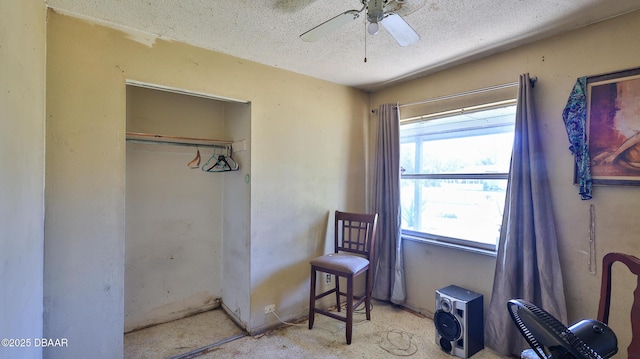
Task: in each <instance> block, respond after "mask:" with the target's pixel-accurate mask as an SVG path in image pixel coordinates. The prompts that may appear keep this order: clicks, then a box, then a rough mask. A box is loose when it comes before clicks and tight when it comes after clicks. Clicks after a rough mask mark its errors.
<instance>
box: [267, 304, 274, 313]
mask: <svg viewBox="0 0 640 359" xmlns="http://www.w3.org/2000/svg"><path fill="white" fill-rule="evenodd" d="M275 311H276V305H275V304H269V305H267V306H266V307H264V314H269V313H273V312H275Z"/></svg>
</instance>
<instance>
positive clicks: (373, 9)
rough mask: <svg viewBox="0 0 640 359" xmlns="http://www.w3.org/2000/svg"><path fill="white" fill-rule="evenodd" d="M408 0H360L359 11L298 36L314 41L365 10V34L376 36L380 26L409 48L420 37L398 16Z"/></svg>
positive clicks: (349, 11) (347, 13)
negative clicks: (360, 6) (366, 23)
mask: <svg viewBox="0 0 640 359" xmlns="http://www.w3.org/2000/svg"><path fill="white" fill-rule="evenodd" d="M407 2H409V0H361V3H362V8H361V9H360V10H348V11H345V12H343V13H342V14H340V15H338V16H335V17H333V18H331V19H329V20H327V21H325V22H323V23H322V24H320V25H318V26H316V27H314V28H312V29H311V30H308V31H307V32H305V33H303V34H302V35H300V38H301V39H302V40H304V41H316V40H318V39H320V38H322V37H323V36H325V35H327V34H328V33H330V32H332V31H334V30H336V29H338V28H340V27H341V26H343V25H346V24H347V23H349V22H351V21H353V20H355V19H357V18H359V17H360V14H361V13H362V12H364V11H365V10H366V16H367V18H366V19H367V22H368V25H367V32H368V33H369V34H370V35H376V34H377V33H378V32H379V31H380V25H382V27H384V29H385V30H387V31H388V32H389V34H391V36H392V37H393V38H394V39H395V40H396V41H397V42H398V44H399V45H400V46H409V45H411V44H413V43H415V42H416V41H418V40H420V35H418V33H416V32H415V31H414V30H413V29H412V28H411V26H409V24H408V23H407V22H406V21H405V20H404V19H403V18H402V17H401V16H400V15H398V13H397V11H398V10H400V9H401V8H402V7H403V6H404V5H405V4H406V3H407Z"/></svg>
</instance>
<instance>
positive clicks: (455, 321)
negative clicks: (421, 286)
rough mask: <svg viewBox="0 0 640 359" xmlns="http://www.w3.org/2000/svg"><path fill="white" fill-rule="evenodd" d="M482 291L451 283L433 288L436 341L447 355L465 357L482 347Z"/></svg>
mask: <svg viewBox="0 0 640 359" xmlns="http://www.w3.org/2000/svg"><path fill="white" fill-rule="evenodd" d="M483 311H484V304H483V299H482V294H480V293H476V292H472V291H470V290H467V289H464V288H460V287H458V286H455V285H450V286H448V287H445V288H442V289H438V290H436V311H435V314H434V316H433V322H434V324H435V326H436V344H438V345H440V348H441V349H442V350H443V351H444V352H446V353H448V354H451V355H455V356H457V357H459V358H469V357H471V356H472V355H473V354H475V353H477V352H479V351H480V350H482V349H484V314H483Z"/></svg>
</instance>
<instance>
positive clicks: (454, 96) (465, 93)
mask: <svg viewBox="0 0 640 359" xmlns="http://www.w3.org/2000/svg"><path fill="white" fill-rule="evenodd" d="M537 80H538V78H537V77H532V78H531V86H533V84H534V83H535V82H536V81H537ZM518 84H519V83H518V82H517V81H516V82H510V83H506V84H502V85H495V86H489V87H485V88H481V89H476V90H471V91H465V92H459V93H456V94H452V95H445V96H439V97H433V98H430V99H427V100H422V101H417V102H410V103H404V104H400V105H398V107H399V108H402V107H409V106H415V105H424V104H427V103H431V102H436V101H442V100H449V99H452V98H456V97H462V96H467V95H474V94H478V93H483V92H488V91H495V90H501V89H505V88H509V87H514V86H518Z"/></svg>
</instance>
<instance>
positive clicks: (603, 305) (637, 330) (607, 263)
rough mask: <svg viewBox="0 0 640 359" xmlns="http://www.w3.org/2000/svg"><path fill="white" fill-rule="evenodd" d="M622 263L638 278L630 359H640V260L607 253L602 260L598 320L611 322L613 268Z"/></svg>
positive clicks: (634, 298) (629, 352) (634, 301)
mask: <svg viewBox="0 0 640 359" xmlns="http://www.w3.org/2000/svg"><path fill="white" fill-rule="evenodd" d="M615 262H621V263H623V264H624V265H626V266H627V267H628V268H629V270H630V271H631V273H633V274H635V275H636V276H638V283H637V285H636V289H635V291H634V292H633V305H632V306H631V344H630V345H629V348H628V351H627V353H628V356H627V358H629V359H639V358H640V259H638V258H636V257H634V256H632V255H628V254H622V253H607V254H606V255H605V256H604V258H603V259H602V285H601V287H600V306H599V307H598V320H599V321H601V322H603V323H605V324H607V323H608V322H609V310H610V307H611V267H612V266H613V263H615Z"/></svg>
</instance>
